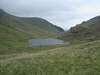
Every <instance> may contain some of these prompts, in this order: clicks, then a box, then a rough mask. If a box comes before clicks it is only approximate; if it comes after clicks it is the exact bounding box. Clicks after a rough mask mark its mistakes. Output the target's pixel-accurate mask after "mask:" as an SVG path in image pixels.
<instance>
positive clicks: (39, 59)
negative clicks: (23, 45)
mask: <svg viewBox="0 0 100 75" xmlns="http://www.w3.org/2000/svg"><path fill="white" fill-rule="evenodd" d="M29 50H30V49H29ZM1 57H7V59H6V58H5V59H0V75H100V40H98V41H93V42H88V43H83V44H77V45H69V46H66V45H65V46H63V47H60V48H55V49H47V50H40V51H38V52H34V51H33V52H31V53H29V52H22V53H20V54H17V53H16V55H12V54H11V56H10V55H9V57H8V55H1Z"/></svg>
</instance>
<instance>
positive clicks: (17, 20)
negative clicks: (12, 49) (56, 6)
mask: <svg viewBox="0 0 100 75" xmlns="http://www.w3.org/2000/svg"><path fill="white" fill-rule="evenodd" d="M60 32H63V29H62V28H60V27H57V26H55V25H53V24H51V23H50V22H48V21H46V20H44V19H42V18H38V17H32V18H30V17H16V16H13V15H10V14H8V13H7V12H5V11H4V10H1V9H0V42H1V41H2V42H3V43H4V41H5V42H6V45H8V44H7V41H14V42H15V41H20V42H21V41H27V40H28V39H30V38H46V37H52V36H56V35H57V34H59V33H60ZM3 43H2V44H3ZM4 44H5V43H4Z"/></svg>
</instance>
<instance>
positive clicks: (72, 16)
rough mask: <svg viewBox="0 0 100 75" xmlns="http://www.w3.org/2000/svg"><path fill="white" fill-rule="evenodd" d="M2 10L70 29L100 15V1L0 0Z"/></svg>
mask: <svg viewBox="0 0 100 75" xmlns="http://www.w3.org/2000/svg"><path fill="white" fill-rule="evenodd" d="M0 8H2V9H4V10H5V11H7V12H9V13H11V14H13V15H16V16H21V17H41V18H44V19H47V20H48V21H50V22H51V23H53V24H55V25H58V26H61V27H63V28H64V29H69V28H70V27H72V26H75V25H76V24H79V23H81V22H82V21H86V20H88V19H90V18H92V17H95V16H98V15H100V0H0Z"/></svg>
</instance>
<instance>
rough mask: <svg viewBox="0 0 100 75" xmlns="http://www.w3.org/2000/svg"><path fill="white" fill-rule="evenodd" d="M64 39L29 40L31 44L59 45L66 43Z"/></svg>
mask: <svg viewBox="0 0 100 75" xmlns="http://www.w3.org/2000/svg"><path fill="white" fill-rule="evenodd" d="M64 43H65V42H64V41H63V40H59V39H54V38H47V39H31V40H29V41H28V44H29V46H39V45H57V44H64Z"/></svg>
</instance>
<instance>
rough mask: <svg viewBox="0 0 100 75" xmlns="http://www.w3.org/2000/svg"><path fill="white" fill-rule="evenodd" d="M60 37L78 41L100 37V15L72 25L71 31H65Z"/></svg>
mask: <svg viewBox="0 0 100 75" xmlns="http://www.w3.org/2000/svg"><path fill="white" fill-rule="evenodd" d="M58 38H60V39H64V40H70V41H71V42H77V41H83V40H85V41H93V40H97V39H100V16H97V17H94V18H92V19H90V20H88V21H84V22H82V23H81V24H79V25H77V26H75V27H72V28H71V29H70V30H69V31H67V32H64V33H63V34H62V35H61V36H60V37H58Z"/></svg>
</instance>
